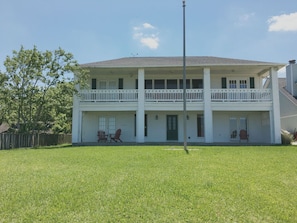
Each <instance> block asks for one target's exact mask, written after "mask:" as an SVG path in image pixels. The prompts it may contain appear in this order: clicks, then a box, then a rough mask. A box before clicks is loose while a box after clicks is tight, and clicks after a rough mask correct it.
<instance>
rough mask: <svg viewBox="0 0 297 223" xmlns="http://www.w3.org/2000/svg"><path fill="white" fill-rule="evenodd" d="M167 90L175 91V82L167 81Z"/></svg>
mask: <svg viewBox="0 0 297 223" xmlns="http://www.w3.org/2000/svg"><path fill="white" fill-rule="evenodd" d="M167 89H177V80H167Z"/></svg>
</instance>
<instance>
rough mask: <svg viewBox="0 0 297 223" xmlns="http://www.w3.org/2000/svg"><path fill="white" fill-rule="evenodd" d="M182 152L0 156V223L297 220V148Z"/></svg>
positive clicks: (85, 150) (80, 150) (139, 149)
mask: <svg viewBox="0 0 297 223" xmlns="http://www.w3.org/2000/svg"><path fill="white" fill-rule="evenodd" d="M182 148H183V147H181V146H130V147H129V146H114V147H111V146H110V147H64V148H50V149H49V148H43V149H18V150H9V151H0V222H1V223H3V222H9V223H11V222H55V223H57V222H224V223H225V222H261V223H262V222H296V221H297V147H293V146H271V147H269V146H253V147H248V146H244V147H235V146H234V147H233V146H221V147H220V146H193V147H189V149H190V154H189V155H187V154H186V153H185V152H184V151H183V150H182ZM178 149H179V150H178Z"/></svg>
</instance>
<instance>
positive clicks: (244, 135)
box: [239, 129, 249, 141]
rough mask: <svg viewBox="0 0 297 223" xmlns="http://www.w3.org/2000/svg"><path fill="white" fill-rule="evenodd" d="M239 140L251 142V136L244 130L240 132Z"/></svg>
mask: <svg viewBox="0 0 297 223" xmlns="http://www.w3.org/2000/svg"><path fill="white" fill-rule="evenodd" d="M239 140H240V141H241V140H246V141H249V135H248V134H247V131H246V130H244V129H241V130H240V132H239Z"/></svg>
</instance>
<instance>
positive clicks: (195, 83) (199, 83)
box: [192, 79, 203, 89]
mask: <svg viewBox="0 0 297 223" xmlns="http://www.w3.org/2000/svg"><path fill="white" fill-rule="evenodd" d="M192 88H193V89H203V80H202V79H193V80H192Z"/></svg>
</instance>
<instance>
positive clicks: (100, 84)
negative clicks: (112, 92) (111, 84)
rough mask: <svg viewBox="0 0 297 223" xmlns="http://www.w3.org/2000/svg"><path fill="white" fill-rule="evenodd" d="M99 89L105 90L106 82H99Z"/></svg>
mask: <svg viewBox="0 0 297 223" xmlns="http://www.w3.org/2000/svg"><path fill="white" fill-rule="evenodd" d="M99 89H106V81H100V82H99Z"/></svg>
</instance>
